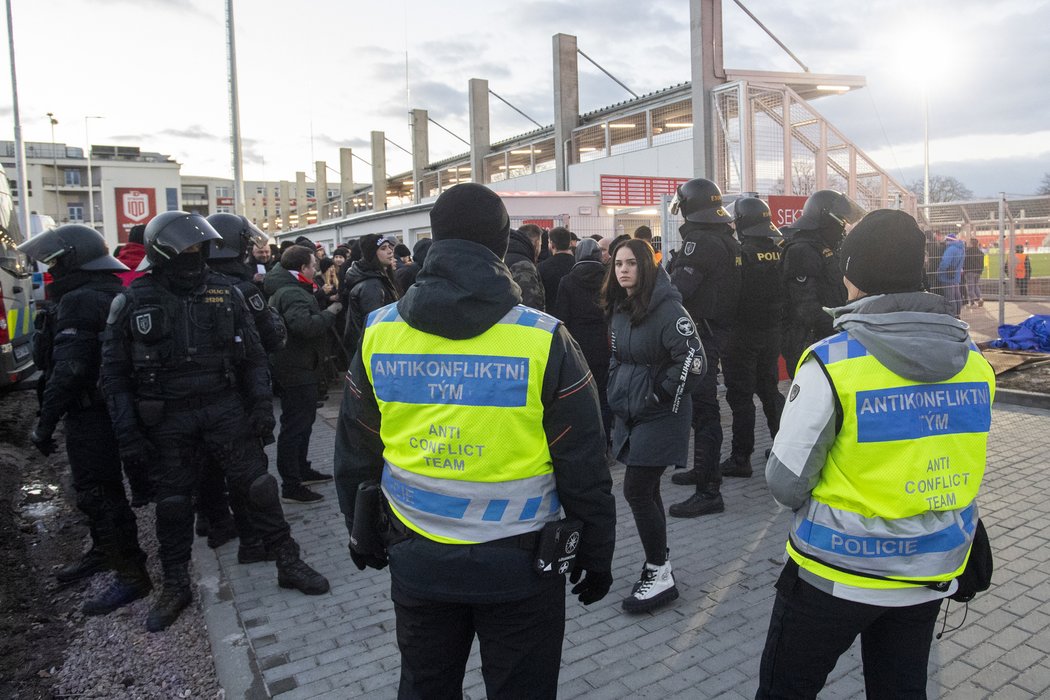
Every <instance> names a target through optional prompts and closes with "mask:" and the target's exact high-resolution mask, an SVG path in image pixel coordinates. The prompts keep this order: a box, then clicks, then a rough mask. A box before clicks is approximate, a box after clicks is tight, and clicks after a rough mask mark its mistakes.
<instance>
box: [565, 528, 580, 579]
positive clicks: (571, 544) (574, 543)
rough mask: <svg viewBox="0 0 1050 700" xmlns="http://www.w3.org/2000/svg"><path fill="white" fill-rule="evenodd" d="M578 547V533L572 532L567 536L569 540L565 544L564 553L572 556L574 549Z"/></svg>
mask: <svg viewBox="0 0 1050 700" xmlns="http://www.w3.org/2000/svg"><path fill="white" fill-rule="evenodd" d="M579 546H580V533H578V532H574V533H572V534H571V535H569V539H568V540H567V541H566V542H565V553H566V554H572V553H573V552H575V551H576V548H577V547H579ZM563 573H564V572H563Z"/></svg>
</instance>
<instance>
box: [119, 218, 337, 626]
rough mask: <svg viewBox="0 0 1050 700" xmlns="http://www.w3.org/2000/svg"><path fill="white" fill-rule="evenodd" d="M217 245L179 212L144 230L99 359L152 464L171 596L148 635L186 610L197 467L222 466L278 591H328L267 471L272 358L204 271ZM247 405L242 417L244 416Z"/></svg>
mask: <svg viewBox="0 0 1050 700" xmlns="http://www.w3.org/2000/svg"><path fill="white" fill-rule="evenodd" d="M220 238H221V236H220V235H219V234H218V233H217V232H216V231H215V229H214V228H212V226H211V224H209V223H208V222H207V221H206V220H205V219H204V218H203V217H201V216H198V215H196V214H188V213H186V212H181V211H169V212H165V213H163V214H160V215H158V216H157V217H155V218H154V219H152V220H151V221H150V222H149V223H148V224H147V225H146V233H145V245H146V258H145V259H144V260H143V262H142V265H140V269H146V270H149V274H147V275H146V276H144V277H141V278H139V279H137V280H135V281H134V282H133V283H132V284H131V286H130V287H129V288H128V289H127V290H126V291H125V293H124V294H122V295H121V296H118V297H117V298H116V299H114V301H113V306H112V308H111V309H110V314H109V319H108V326H107V329H106V339H105V342H104V344H103V350H102V388H103V391H104V392H105V395H106V401H107V404H108V406H109V408H110V414H111V415H112V417H113V425H114V428H115V430H116V433H117V439H118V440H119V442H120V450H121V456H122V457H123V458H124V459H128V460H132V461H140V462H141V461H146V462H147V463H148V464H149V467H150V476H151V478H152V480H153V483H154V486H155V488H156V491H157V540H158V541H159V544H160V559H161V567H162V569H163V572H164V590H163V593H162V594H161V596H160V598H159V599H158V600H157V601H156V603H155V604H154V606H153V608H152V609H151V610H150V612H149V617H148V619H147V622H146V627H147V629H149V630H150V631H152V632H155V631H159V630H162V629H165V628H166V627H168V626H169V625H171V624H172V623H173V622H174V621H175V620H176V619H177V618H178V616H179V613H180V612H181V611H182V609H183V608H184V607H186V605H188V604H189V602H190V600H191V597H192V596H191V593H190V586H189V572H188V563H189V559H190V546H191V544H192V540H193V507H192V501H191V499H192V496H193V493H194V486H195V485H196V484H195V481H196V479H197V475H198V473H199V470H200V468H201V465H202V464H203V463H205V462H207V461H212V462H215V463H217V464H220V465H222V467H223V469H224V470H225V472H226V476H227V480H228V481H229V483H230V485H231V487H232V489H233V490H234V492H235V493H237V494H238V495H239V496H241V497H243V499H244V501H245V503H246V504H247V507H248V512H249V515H250V516H251V518H252V524H253V525H254V527H255V528H256V530H257V531H258V532H259V534H260V536H261V538H262V540H263V543H264V544H265V545H266V547H267V548H268V549H269V550H270V551H272V552H273V553H274V554H275V555H276V559H277V582H278V585H280V586H281V587H282V588H296V589H298V590H300V591H302V592H303V593H306V594H308V595H318V594H322V593H325V592H327V591H328V581H327V580H326V579H325V578H324V577H323V576H322V575H321V574H319V573H317V572H316V571H314V570H313V569H311V568H310V567H309V566H307V565H306V563H304V562H303V561H302V559H300V558H299V546H298V545H297V544H296V542H295V540H293V539H292V537H291V534H290V529H289V527H288V523H287V522H286V521H285V519H284V514H283V512H282V511H281V505H280V502H279V501H278V499H277V481H276V480H275V479H274V478H273V476H271V475H270V474H268V473H267V471H266V457H265V455H264V453H263V451H262V442H261V439H262V438H263V437H265V436H267V435H270V434H272V432H273V428H274V418H273V396H272V393H271V390H270V384H269V370H268V368H267V364H266V355H265V353H264V352H263V349H262V346H261V344H260V342H259V336H258V333H257V332H256V330H255V326H254V324H253V323H251V320H250V317H249V316H248V309H247V306H246V304H245V301H244V298H243V296H242V294H241V293H240V291H239V290H238V289H237V288H236V287H235V286H234V285H233V284H232V283H231V282H230V280H229V279H228V278H224V277H221V276H219V275H217V274H216V273H214V272H211V271H209V270H208V268H207V266H206V257H207V243H208V241H212V240H218V239H220ZM246 407H247V408H246Z"/></svg>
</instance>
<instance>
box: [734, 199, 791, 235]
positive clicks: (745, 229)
mask: <svg viewBox="0 0 1050 700" xmlns="http://www.w3.org/2000/svg"><path fill="white" fill-rule="evenodd" d="M733 223H734V224H735V225H736V235H738V236H759V237H765V238H768V237H769V236H780V235H781V233H780V229H778V228H777V227H776V226H774V225H773V218H772V216H771V215H770V213H769V205H768V204H766V203H765V202H763V201H762V200H761V199H759V198H758V197H743V198H741V199H738V200H736V201H735V202H733Z"/></svg>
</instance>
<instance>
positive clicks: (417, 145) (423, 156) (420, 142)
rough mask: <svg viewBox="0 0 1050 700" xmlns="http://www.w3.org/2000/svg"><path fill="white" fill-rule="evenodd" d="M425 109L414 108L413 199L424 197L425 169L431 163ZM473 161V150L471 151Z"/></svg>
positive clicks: (415, 201)
mask: <svg viewBox="0 0 1050 700" xmlns="http://www.w3.org/2000/svg"><path fill="white" fill-rule="evenodd" d="M429 126H430V125H429V123H428V121H427V111H426V110H425V109H413V110H412V201H413V202H414V203H416V204H419V200H420V199H421V198H422V197H423V187H422V181H423V171H424V170H426V169H427V165H428V164H429V163H430V129H429ZM471 160H472V161H473V152H472V153H471Z"/></svg>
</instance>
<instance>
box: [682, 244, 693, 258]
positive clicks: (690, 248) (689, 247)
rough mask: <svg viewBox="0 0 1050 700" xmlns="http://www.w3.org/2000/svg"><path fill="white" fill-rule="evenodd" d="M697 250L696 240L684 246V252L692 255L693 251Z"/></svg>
mask: <svg viewBox="0 0 1050 700" xmlns="http://www.w3.org/2000/svg"><path fill="white" fill-rule="evenodd" d="M695 250H696V242H695V241H689V242H688V243H686V244H685V245H684V246H682V253H683V254H685V255H692V254H693V251H695Z"/></svg>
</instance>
